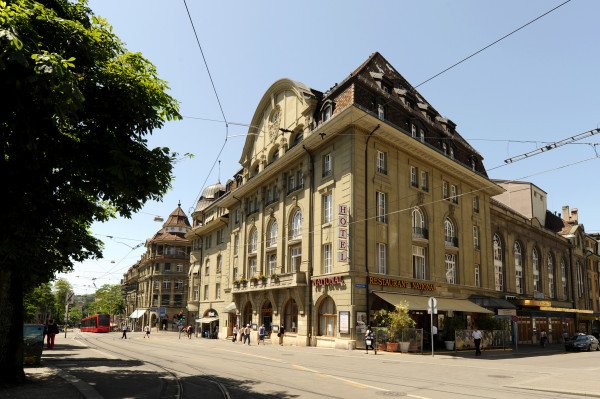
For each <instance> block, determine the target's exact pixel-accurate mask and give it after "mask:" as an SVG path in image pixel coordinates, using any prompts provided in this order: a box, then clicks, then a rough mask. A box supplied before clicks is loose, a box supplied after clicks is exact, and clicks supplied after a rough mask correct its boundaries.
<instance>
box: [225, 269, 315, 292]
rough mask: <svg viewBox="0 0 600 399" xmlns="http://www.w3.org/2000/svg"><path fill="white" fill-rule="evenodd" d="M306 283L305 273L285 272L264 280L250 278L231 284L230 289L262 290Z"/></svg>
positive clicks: (236, 290)
mask: <svg viewBox="0 0 600 399" xmlns="http://www.w3.org/2000/svg"><path fill="white" fill-rule="evenodd" d="M305 285H306V273H304V272H297V273H285V274H279V275H277V278H266V279H265V280H260V279H258V280H256V282H253V281H252V280H249V281H247V282H246V283H238V284H235V283H234V284H233V287H232V289H231V292H232V293H234V294H235V293H240V292H249V291H262V290H265V289H283V288H291V287H299V286H305Z"/></svg>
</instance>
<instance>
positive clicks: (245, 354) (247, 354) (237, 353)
mask: <svg viewBox="0 0 600 399" xmlns="http://www.w3.org/2000/svg"><path fill="white" fill-rule="evenodd" d="M214 349H216V350H220V351H223V352H230V353H235V354H236V355H244V356H250V357H256V358H259V359H266V360H271V361H273V362H279V363H283V362H284V361H283V360H281V359H276V358H273V357H268V356H261V355H254V354H252V353H245V352H239V351H233V350H231V349H222V348H214Z"/></svg>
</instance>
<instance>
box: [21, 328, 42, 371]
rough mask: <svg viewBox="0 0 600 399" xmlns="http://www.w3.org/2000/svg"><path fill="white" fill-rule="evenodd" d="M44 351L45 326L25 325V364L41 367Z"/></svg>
mask: <svg viewBox="0 0 600 399" xmlns="http://www.w3.org/2000/svg"><path fill="white" fill-rule="evenodd" d="M43 349H44V325H43V324H24V325H23V364H25V365H29V366H39V365H40V363H41V361H42V350H43Z"/></svg>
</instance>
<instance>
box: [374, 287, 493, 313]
mask: <svg viewBox="0 0 600 399" xmlns="http://www.w3.org/2000/svg"><path fill="white" fill-rule="evenodd" d="M374 294H375V295H377V296H378V297H380V298H381V299H383V300H384V301H386V302H388V303H390V304H392V305H394V306H396V305H399V304H401V303H403V302H406V303H407V304H408V309H409V310H427V308H428V305H427V302H428V300H429V297H427V296H417V295H404V294H394V293H390V292H374ZM436 299H437V308H438V310H439V311H449V310H451V311H455V312H467V313H489V314H493V313H494V312H492V311H491V310H487V309H485V308H482V307H481V306H479V305H476V304H474V303H473V302H471V301H469V300H468V299H451V298H438V297H436Z"/></svg>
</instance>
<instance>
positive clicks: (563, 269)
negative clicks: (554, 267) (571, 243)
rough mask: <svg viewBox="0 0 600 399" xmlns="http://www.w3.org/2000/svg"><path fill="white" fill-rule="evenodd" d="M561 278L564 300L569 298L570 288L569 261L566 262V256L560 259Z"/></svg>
mask: <svg viewBox="0 0 600 399" xmlns="http://www.w3.org/2000/svg"><path fill="white" fill-rule="evenodd" d="M560 280H561V283H562V297H563V300H567V299H569V289H568V285H567V262H565V258H561V260H560Z"/></svg>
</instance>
